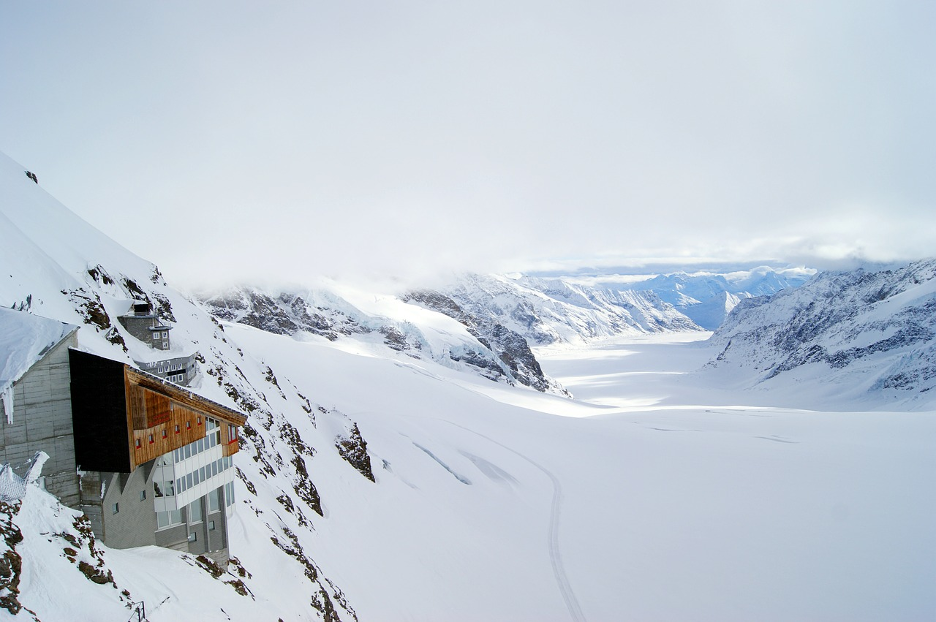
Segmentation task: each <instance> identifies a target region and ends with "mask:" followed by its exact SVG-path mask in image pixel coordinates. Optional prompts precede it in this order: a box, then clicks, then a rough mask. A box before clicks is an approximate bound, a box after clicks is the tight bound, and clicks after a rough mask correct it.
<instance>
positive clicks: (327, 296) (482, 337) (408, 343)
mask: <svg viewBox="0 0 936 622" xmlns="http://www.w3.org/2000/svg"><path fill="white" fill-rule="evenodd" d="M342 293H343V294H344V295H342ZM352 296H353V297H354V298H355V302H354V303H353V302H351V301H350V300H348V298H346V297H352ZM201 302H202V304H204V305H205V307H206V308H207V309H208V310H209V311H210V312H211V314H212V315H214V316H215V317H217V318H218V319H221V320H225V321H228V322H237V323H240V324H245V325H247V326H253V327H255V328H259V329H261V330H265V331H267V332H271V333H275V334H281V335H291V336H299V335H301V334H312V335H320V336H323V337H325V338H326V339H329V340H331V341H335V340H338V339H345V340H349V341H354V342H357V343H359V344H366V345H368V346H370V347H378V346H380V345H383V346H385V347H386V348H389V349H391V350H394V351H397V352H402V353H404V354H406V355H407V356H410V357H412V358H416V359H422V358H427V359H429V360H432V361H435V362H437V363H439V364H442V365H445V366H448V367H451V368H453V369H459V370H461V369H468V370H474V371H476V372H477V373H479V374H480V375H481V376H483V377H485V378H488V379H490V380H502V381H504V382H506V383H507V384H511V385H512V384H515V383H519V384H522V385H526V386H528V387H531V388H533V389H536V390H538V391H550V392H555V393H558V394H566V392H565V391H564V390H563V389H562V387H561V386H559V384H558V383H557V382H555V381H554V380H552V379H550V378H547V377H546V376H545V375H544V374H543V371H542V369H541V368H540V365H539V363H538V362H537V360H536V357H535V356H534V355H533V352H532V351H531V350H530V347H529V345H528V344H527V342H526V341H525V340H524V338H523V337H522V336H520V335H519V334H517V333H516V332H514V331H511V330H510V329H508V328H506V327H504V326H503V325H501V324H498V323H496V322H493V321H491V320H489V319H484V318H479V317H476V316H472V315H471V314H468V313H466V312H464V311H463V310H462V309H461V308H459V307H458V305H457V304H456V303H455V302H454V301H452V300H451V299H450V298H447V297H445V296H443V295H441V294H438V293H434V292H427V291H424V292H413V293H410V294H407V295H405V296H403V297H402V298H397V297H395V296H378V297H374V296H369V295H361V294H360V292H352V291H351V290H349V289H348V288H347V287H343V288H342V287H339V286H338V285H337V284H335V283H330V284H323V285H322V287H320V288H319V289H316V290H309V289H305V290H303V291H300V292H296V291H288V292H287V291H277V292H273V293H268V292H264V291H262V290H260V289H257V288H249V287H238V288H232V289H229V290H228V291H225V292H222V293H218V294H214V295H206V296H202V297H201ZM405 302H411V303H413V304H403V303H405ZM364 307H366V309H367V310H365V309H364Z"/></svg>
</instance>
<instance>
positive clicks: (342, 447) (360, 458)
mask: <svg viewBox="0 0 936 622" xmlns="http://www.w3.org/2000/svg"><path fill="white" fill-rule="evenodd" d="M335 447H337V448H338V454H339V455H340V456H341V457H342V458H344V459H345V460H346V461H347V462H348V464H350V465H351V466H353V467H354V468H355V469H357V470H358V472H359V473H360V474H361V475H363V476H364V477H366V478H367V479H369V480H370V481H372V482H373V481H374V472H373V471H372V470H371V461H370V456H368V455H367V441H365V440H364V438H363V437H362V436H361V431H360V430H359V429H358V425H357V424H356V423H355V424H354V425H353V426H352V427H351V433H350V435H349V436H348V437H341V436H339V437H338V438H336V439H335Z"/></svg>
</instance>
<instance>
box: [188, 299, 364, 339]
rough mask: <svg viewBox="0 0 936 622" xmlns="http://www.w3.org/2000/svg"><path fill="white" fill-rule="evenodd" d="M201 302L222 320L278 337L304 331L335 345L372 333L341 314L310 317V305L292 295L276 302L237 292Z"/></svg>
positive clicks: (311, 314) (319, 314)
mask: <svg viewBox="0 0 936 622" xmlns="http://www.w3.org/2000/svg"><path fill="white" fill-rule="evenodd" d="M201 302H202V304H204V305H205V306H206V307H207V309H208V311H209V313H211V314H212V315H213V316H215V317H217V318H219V319H222V320H226V321H228V322H237V323H239V324H246V325H247V326H253V327H254V328H259V329H260V330H264V331H266V332H268V333H275V334H277V335H293V334H295V333H297V332H299V331H304V332H308V333H313V334H316V335H321V336H323V337H325V338H327V339H329V340H331V341H334V340H335V339H337V338H338V336H339V335H351V334H353V333H366V332H369V329H367V328H365V327H362V326H360V325H359V324H357V322H355V321H354V319H352V318H350V317H348V316H347V315H344V314H342V313H340V312H337V313H336V312H332V313H331V314H329V316H328V317H326V315H324V314H323V313H318V312H314V311H313V312H311V313H310V307H311V305H309V304H308V303H307V302H306V301H305V300H303V299H302V298H301V297H300V296H295V295H293V294H280V295H279V296H277V297H276V298H273V297H271V296H269V295H267V294H264V293H263V292H260V291H256V290H253V289H248V288H238V289H234V290H231V291H229V292H226V293H224V294H219V295H217V296H213V297H211V298H206V299H204V300H202V301H201Z"/></svg>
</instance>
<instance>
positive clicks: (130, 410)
mask: <svg viewBox="0 0 936 622" xmlns="http://www.w3.org/2000/svg"><path fill="white" fill-rule="evenodd" d="M70 355H71V356H70V359H71V367H72V369H73V370H76V369H77V375H76V374H75V372H74V371H73V378H72V402H73V404H72V418H73V420H74V424H75V446H76V454H78V455H79V461H78V464H79V467H80V468H82V469H84V470H95V471H109V472H120V473H131V472H133V470H134V469H135V468H136V467H137V466H139V465H141V464H144V463H146V462H149V461H150V460H154V459H156V458H158V457H159V456H161V455H163V454H166V453H169V452H171V451H173V450H175V449H179V448H181V447H184V446H185V445H188V444H189V443H194V442H195V441H197V440H199V439H201V438H204V437H205V429H206V427H207V424H208V417H212V418H213V419H215V420H216V421H217V422H218V423H219V424H220V429H219V430H218V431H217V433H218V434H219V435H220V439H219V440H220V444H221V445H222V447H223V455H225V456H230V455H233V454H235V453H237V451H238V449H239V444H238V440H237V438H238V432H237V428H238V427H239V426H241V425H243V424H244V423H245V422H246V421H247V418H246V417H245V416H244V415H242V414H241V413H239V412H237V411H235V410H231V409H230V408H227V407H225V406H222V405H221V404H218V403H216V402H213V401H211V400H208V399H206V398H204V397H201V396H200V395H196V394H195V393H192V392H191V391H188V390H187V389H184V388H182V387H179V386H176V385H174V384H171V383H169V382H166V381H164V380H162V379H161V378H159V377H157V376H154V375H152V374H148V373H146V372H143V371H140V370H137V369H133V368H132V367H129V366H127V365H124V364H122V363H118V362H116V361H110V360H108V359H102V358H101V357H98V356H95V355H93V354H88V353H85V352H78V351H76V350H72V351H71V353H70ZM76 380H77V383H76ZM83 382H84V383H88V384H89V386H90V389H89V388H88V386H83V385H82V384H81V383H83ZM102 388H103V389H104V390H103V391H102ZM121 394H122V395H121ZM120 397H122V398H123V399H122V400H121V399H119V398H120ZM76 398H77V399H76ZM102 398H103V399H102ZM79 430H82V431H81V432H79ZM102 441H106V442H105V444H102ZM106 444H109V445H111V446H109V447H106V446H104V445H106ZM113 445H118V446H119V447H115V446H113Z"/></svg>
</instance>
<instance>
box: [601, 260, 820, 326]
mask: <svg viewBox="0 0 936 622" xmlns="http://www.w3.org/2000/svg"><path fill="white" fill-rule="evenodd" d="M814 274H816V270H813V269H810V268H782V269H780V268H771V267H769V266H760V267H758V268H754V269H751V270H733V271H727V272H713V271H698V272H670V273H666V274H658V275H655V276H652V277H646V278H644V279H641V280H639V281H634V280H633V279H632V278H631V279H628V280H627V281H626V282H624V283H621V282H620V280H619V278H616V277H615V276H613V275H612V276H605V277H603V278H602V277H596V278H595V279H592V280H591V281H592V282H593V284H594V285H593V286H599V285H600V286H602V287H606V288H608V289H612V290H625V291H628V290H632V291H647V292H653V293H655V294H656V295H657V296H659V297H660V299H661V300H663V301H665V302H668V303H669V304H671V305H673V307H675V308H676V309H677V310H678V311H680V312H681V313H683V314H685V315H686V316H687V317H689V318H690V319H691V320H692V321H693V322H695V323H696V324H698V325H699V326H701V327H702V328H704V329H706V330H715V329H716V328H718V327H719V326H720V325H721V323H722V322H724V321H725V318H726V317H727V316H728V314H729V313H730V312H731V310H732V309H733V308H734V307H735V305H737V304H738V302H740V301H741V300H743V299H745V298H753V297H757V296H769V295H772V294H775V293H777V292H779V291H780V290H782V289H787V288H795V287H799V286H800V285H802V284H803V283H805V282H806V281H808V280H809V279H810V278H811V277H812V276H813V275H814Z"/></svg>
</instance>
